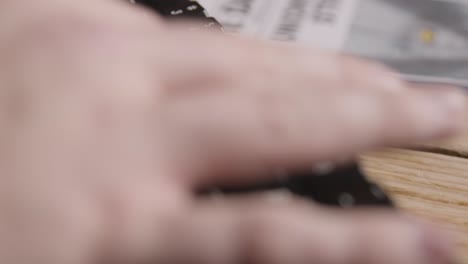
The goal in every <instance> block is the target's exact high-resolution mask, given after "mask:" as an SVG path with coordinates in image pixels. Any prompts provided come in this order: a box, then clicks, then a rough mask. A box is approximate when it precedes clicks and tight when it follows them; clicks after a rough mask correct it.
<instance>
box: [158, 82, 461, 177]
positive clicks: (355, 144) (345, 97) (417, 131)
mask: <svg viewBox="0 0 468 264" xmlns="http://www.w3.org/2000/svg"><path fill="white" fill-rule="evenodd" d="M464 109H465V97H464V95H463V94H462V93H461V92H460V91H458V90H457V89H450V88H445V89H407V90H403V91H401V92H385V91H384V90H369V91H365V90H359V91H356V90H353V91H347V92H344V91H341V92H337V91H328V92H322V93H319V94H317V93H315V92H314V91H308V90H300V91H299V90H289V91H287V90H282V91H279V90H271V91H268V90H264V91H263V92H259V93H246V92H242V91H238V92H232V93H225V94H215V95H212V96H202V97H199V98H190V99H189V100H176V101H174V102H173V103H172V104H171V105H170V106H169V107H168V108H167V109H166V110H167V111H168V112H166V118H165V120H163V121H161V124H164V128H165V129H168V130H167V133H168V137H169V138H172V140H170V141H169V142H173V143H174V142H176V143H177V144H180V145H178V146H173V147H172V149H176V150H178V151H176V153H177V155H176V156H177V157H176V158H175V160H177V166H178V167H181V166H184V165H186V166H187V167H188V168H190V171H192V172H193V171H200V172H201V173H200V174H201V175H217V176H216V177H211V178H209V177H210V176H206V177H205V176H203V177H204V178H202V179H196V180H200V181H203V182H205V183H206V182H210V181H220V180H226V179H221V178H220V176H219V175H220V174H223V173H225V172H232V171H237V170H238V168H241V169H242V168H257V167H259V168H264V167H278V166H280V167H301V166H310V165H311V164H313V163H314V162H317V161H327V160H334V159H336V158H337V157H341V156H352V155H354V154H356V153H358V152H361V151H364V150H368V149H370V148H374V147H380V146H401V145H406V144H414V143H416V142H419V141H423V140H429V139H436V138H439V137H442V136H446V135H449V134H451V133H454V132H456V131H458V130H459V129H460V127H461V126H462V124H463V121H464V113H465V111H464ZM190 175H193V174H190ZM249 177H250V175H249ZM239 179H240V178H239V175H237V176H236V178H235V179H234V178H230V179H228V180H239Z"/></svg>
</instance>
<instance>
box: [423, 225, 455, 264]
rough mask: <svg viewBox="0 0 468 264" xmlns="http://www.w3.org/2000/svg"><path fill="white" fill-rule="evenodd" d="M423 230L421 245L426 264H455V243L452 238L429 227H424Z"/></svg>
mask: <svg viewBox="0 0 468 264" xmlns="http://www.w3.org/2000/svg"><path fill="white" fill-rule="evenodd" d="M423 230H424V233H423V234H424V235H423V238H422V244H423V250H424V254H425V258H426V260H425V261H426V263H428V264H450V263H455V253H456V243H455V239H454V238H453V236H452V235H450V234H449V233H448V232H444V231H442V230H439V229H437V228H435V227H433V226H430V225H425V226H424V228H423Z"/></svg>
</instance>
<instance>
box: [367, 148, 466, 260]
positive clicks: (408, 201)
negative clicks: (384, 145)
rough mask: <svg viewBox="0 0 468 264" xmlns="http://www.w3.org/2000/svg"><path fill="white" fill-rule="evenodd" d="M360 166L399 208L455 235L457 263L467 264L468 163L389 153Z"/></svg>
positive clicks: (374, 156) (413, 153)
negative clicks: (434, 222)
mask: <svg viewBox="0 0 468 264" xmlns="http://www.w3.org/2000/svg"><path fill="white" fill-rule="evenodd" d="M467 142H468V141H467ZM467 150H468V148H467ZM362 164H363V167H364V170H365V171H366V173H367V174H368V175H369V176H370V177H371V178H373V179H374V180H376V181H378V182H380V183H381V184H382V185H383V186H384V188H386V189H387V190H388V191H389V192H390V193H391V194H392V195H393V196H394V198H395V200H396V202H397V204H398V207H399V208H401V209H402V210H405V211H408V212H411V213H414V214H417V215H420V216H423V217H428V218H431V219H434V220H436V221H438V222H440V223H443V224H444V225H445V226H446V228H447V229H450V230H452V231H455V232H456V234H458V235H459V240H460V241H459V248H460V250H459V251H460V258H461V262H460V263H464V264H468V159H465V158H457V157H451V156H447V155H440V154H433V153H427V152H418V151H409V150H390V151H387V152H381V153H374V154H371V155H367V156H364V157H362Z"/></svg>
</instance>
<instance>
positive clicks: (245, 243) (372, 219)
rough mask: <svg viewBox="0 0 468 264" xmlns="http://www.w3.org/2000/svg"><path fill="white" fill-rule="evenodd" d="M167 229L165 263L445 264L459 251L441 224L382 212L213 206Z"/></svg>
mask: <svg viewBox="0 0 468 264" xmlns="http://www.w3.org/2000/svg"><path fill="white" fill-rule="evenodd" d="M169 229H170V230H173V232H171V235H170V237H168V238H167V240H165V241H167V244H166V246H167V247H165V248H164V253H163V254H165V257H166V259H167V261H168V262H167V263H203V264H210V263H213V264H214V263H216V264H222V263H232V264H234V263H261V264H282V263H295V264H301V263H304V264H306V263H317V264H321V263H323V264H325V263H326V264H345V263H360V264H371V263H372V264H374V263H380V264H406V263H408V264H418V263H421V264H422V263H424V264H432V263H433V264H436V263H437V264H438V263H440V264H442V263H449V261H450V260H451V258H452V254H453V252H452V250H453V247H452V244H451V241H450V239H449V238H447V237H446V235H445V234H444V233H442V232H441V231H439V230H438V229H435V228H433V227H432V226H429V225H425V224H422V223H417V222H413V221H411V220H408V219H406V218H404V217H402V216H399V215H396V214H394V213H389V212H384V211H374V212H371V211H368V212H338V211H336V212H335V211H333V212H332V211H328V210H325V209H318V208H306V207H303V206H297V205H293V204H287V205H286V206H278V205H270V206H265V204H263V203H262V204H255V203H253V202H250V203H249V204H238V205H235V206H232V205H230V206H227V205H226V204H223V205H220V206H212V205H211V206H206V207H198V208H195V209H194V210H193V211H191V212H190V214H189V215H187V217H186V218H185V219H182V220H181V221H180V222H177V221H175V222H174V223H172V225H170V227H169Z"/></svg>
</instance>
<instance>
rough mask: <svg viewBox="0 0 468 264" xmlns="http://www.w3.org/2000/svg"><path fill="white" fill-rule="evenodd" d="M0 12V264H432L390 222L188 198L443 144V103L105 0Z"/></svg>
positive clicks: (439, 240)
mask: <svg viewBox="0 0 468 264" xmlns="http://www.w3.org/2000/svg"><path fill="white" fill-rule="evenodd" d="M0 6H1V7H0V21H1V23H0V40H1V41H0V58H1V60H0V100H1V103H0V144H1V148H0V151H1V152H0V154H1V156H0V163H1V165H0V168H1V174H0V263H11V264H13V263H14V264H30V263H38V264H41V263H42V264H59V263H60V264H101V263H122V264H127V263H128V264H130V263H160V264H173V263H190V264H193V263H200V264H221V263H226V264H227V263H233V264H234V263H259V264H280V263H295V264H300V263H304V264H305V263H311V262H313V263H317V264H345V263H360V264H368V263H369V264H370V263H379V264H390V263H392V264H405V263H407V264H418V263H421V264H423V263H424V264H427V263H434V264H435V263H447V262H448V260H449V258H450V254H451V250H452V247H451V245H450V243H449V240H448V239H446V238H444V235H443V234H442V232H440V231H439V230H437V229H436V228H434V227H432V226H429V225H427V224H422V223H418V222H417V221H415V220H410V219H409V218H407V217H404V216H401V215H398V214H397V213H394V212H386V211H380V210H367V211H360V212H356V211H335V210H332V209H325V208H322V207H319V206H314V205H312V204H310V203H304V202H301V201H295V200H292V201H289V202H288V203H286V204H281V203H274V202H267V201H266V200H265V199H262V198H245V199H232V200H226V201H223V202H214V201H209V200H200V199H199V198H196V197H195V195H194V190H196V189H197V188H200V187H203V186H206V185H215V184H227V183H230V184H236V183H239V182H247V181H255V180H259V178H260V177H267V176H260V175H264V174H263V173H257V172H259V171H261V169H264V168H267V169H268V168H274V167H300V166H306V165H310V164H313V163H314V162H319V161H323V160H332V159H338V158H341V157H350V156H353V155H354V154H356V153H357V152H359V151H363V150H367V149H370V148H375V147H380V146H397V145H402V144H407V143H410V142H413V143H414V142H416V141H421V140H429V139H435V138H438V137H442V136H446V135H449V134H452V133H454V132H456V131H457V130H459V129H460V127H461V124H462V121H463V118H464V116H463V113H464V111H463V110H464V107H465V102H464V97H463V96H462V94H461V93H460V92H459V91H458V90H456V89H453V88H448V87H425V88H424V89H421V88H419V87H411V86H410V85H408V84H405V83H404V82H402V81H400V80H398V79H397V78H396V77H394V75H393V74H392V73H390V72H389V71H387V70H386V69H384V68H382V67H381V66H378V65H373V64H371V63H368V62H365V61H361V60H357V59H354V58H349V57H344V56H341V55H337V54H331V53H326V52H323V51H318V50H311V49H305V48H299V47H293V46H289V45H284V44H282V45H280V44H273V43H269V42H261V41H259V40H253V39H246V38H241V37H234V36H220V35H216V34H212V33H208V32H188V31H186V30H183V29H180V27H179V26H177V25H167V24H164V23H163V22H161V21H160V20H159V19H158V18H157V17H155V16H154V15H153V14H151V13H149V12H147V11H145V10H143V9H137V8H135V7H132V6H130V5H127V4H124V3H117V2H116V1H90V0H82V1H60V0H40V1H24V0H22V1H19V0H18V1H2V2H1V3H0ZM219 175H226V176H225V177H220V176H219ZM244 175H245V176H244Z"/></svg>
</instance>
